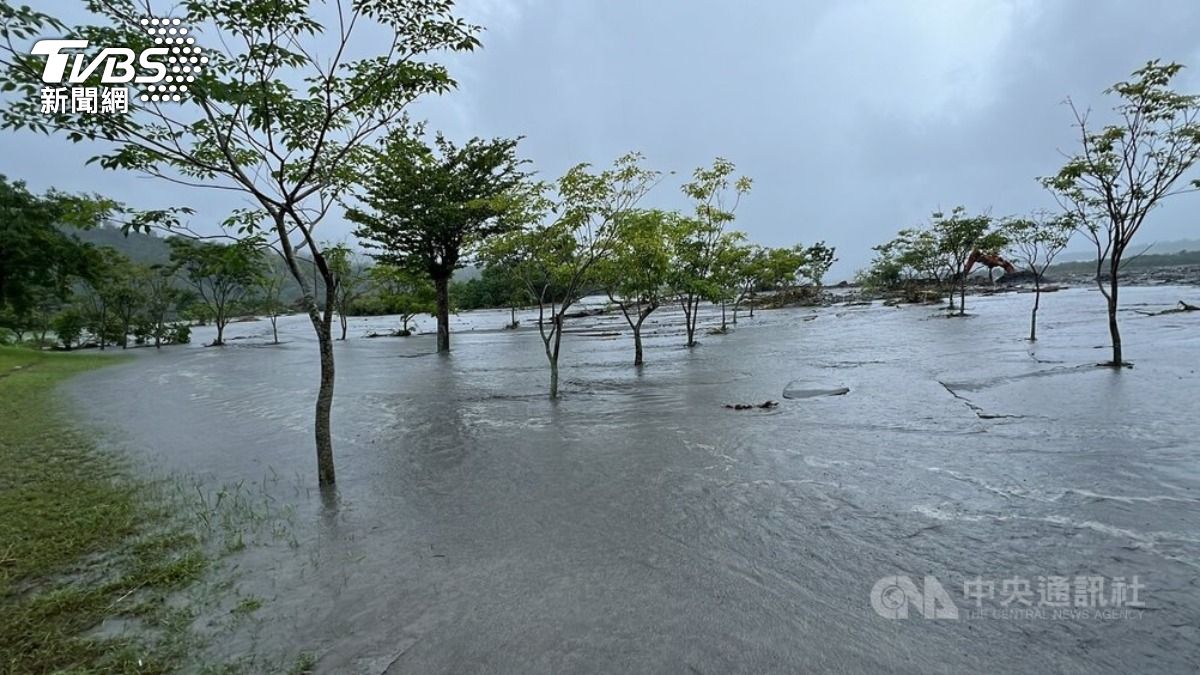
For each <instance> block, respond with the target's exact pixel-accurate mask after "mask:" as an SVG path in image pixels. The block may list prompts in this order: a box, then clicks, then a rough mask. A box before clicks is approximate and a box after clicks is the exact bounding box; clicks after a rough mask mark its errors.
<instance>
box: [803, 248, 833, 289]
mask: <svg viewBox="0 0 1200 675" xmlns="http://www.w3.org/2000/svg"><path fill="white" fill-rule="evenodd" d="M835 262H837V250H836V249H835V248H834V247H832V246H828V245H826V244H825V242H823V241H818V242H817V243H815V244H812V245H811V246H808V247H806V248H805V249H804V264H803V265H801V274H802V275H803V276H804V277H805V278H806V279H808V282H809V283H811V284H812V285H813V286H814V287H815V288H818V289H820V288H822V287H823V286H824V285H825V275H826V274H828V273H829V268H831V267H833V263H835Z"/></svg>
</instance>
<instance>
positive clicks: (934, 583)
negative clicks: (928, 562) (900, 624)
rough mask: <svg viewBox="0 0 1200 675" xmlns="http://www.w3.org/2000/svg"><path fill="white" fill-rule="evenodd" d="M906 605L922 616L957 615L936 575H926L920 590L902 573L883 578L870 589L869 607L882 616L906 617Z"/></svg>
mask: <svg viewBox="0 0 1200 675" xmlns="http://www.w3.org/2000/svg"><path fill="white" fill-rule="evenodd" d="M910 606H911V607H912V608H913V609H915V610H916V611H917V612H918V613H919V614H920V615H921V616H923V617H925V618H926V619H957V618H958V606H957V605H955V604H954V600H952V599H951V598H950V594H949V593H947V592H946V589H945V588H943V587H942V584H941V583H940V582H939V581H938V580H937V577H933V576H926V577H925V585H924V587H922V588H921V589H920V590H918V589H917V585H916V584H915V583H913V580H912V579H910V578H908V577H906V576H893V577H884V578H882V579H880V580H879V581H876V582H875V587H874V588H872V589H871V608H872V609H874V610H875V613H876V614H878V615H879V616H882V617H883V618H885V619H907V618H908V608H909V607H910Z"/></svg>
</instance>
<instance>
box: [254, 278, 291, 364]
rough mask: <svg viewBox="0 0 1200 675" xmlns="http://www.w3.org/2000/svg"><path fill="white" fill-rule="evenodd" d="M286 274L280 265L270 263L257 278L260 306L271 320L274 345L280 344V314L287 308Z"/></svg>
mask: <svg viewBox="0 0 1200 675" xmlns="http://www.w3.org/2000/svg"><path fill="white" fill-rule="evenodd" d="M268 260H269V261H270V258H268ZM271 262H273V261H271ZM285 274H286V272H285V271H284V270H281V269H279V268H278V266H276V265H274V264H269V263H268V264H267V269H266V270H265V271H264V272H263V273H262V274H260V275H258V278H257V279H256V280H255V292H256V296H257V297H256V299H257V301H258V307H259V310H260V311H262V312H263V313H264V314H266V315H267V319H268V320H270V322H271V344H274V345H277V344H279V315H280V314H283V313H284V311H286V310H287V305H286V304H284V302H283V289H284V288H285V287H286V285H287V277H286V276H284V275H285Z"/></svg>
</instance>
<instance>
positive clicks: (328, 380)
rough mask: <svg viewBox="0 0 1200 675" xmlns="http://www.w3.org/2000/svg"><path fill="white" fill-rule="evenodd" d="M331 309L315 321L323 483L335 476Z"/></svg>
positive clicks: (317, 419) (317, 429)
mask: <svg viewBox="0 0 1200 675" xmlns="http://www.w3.org/2000/svg"><path fill="white" fill-rule="evenodd" d="M330 311H331V310H326V311H325V316H324V317H323V318H322V320H321V321H317V322H314V326H313V327H314V328H315V329H316V331H317V342H318V344H319V346H320V352H321V386H320V389H318V390H317V406H316V416H315V418H314V425H313V432H314V436H315V438H316V443H317V481H318V483H319V484H320V485H322V486H329V485H333V483H334V480H335V478H336V476H335V473H334V470H333V432H332V422H331V417H332V411H333V382H334V368H333V331H332V328H333V326H332V318H333V317H332V315H331V314H330Z"/></svg>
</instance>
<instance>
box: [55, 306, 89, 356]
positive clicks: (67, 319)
mask: <svg viewBox="0 0 1200 675" xmlns="http://www.w3.org/2000/svg"><path fill="white" fill-rule="evenodd" d="M85 325H86V321H85V319H84V317H83V314H82V313H81V312H80V311H79V310H78V309H76V308H74V307H68V308H67V309H65V310H63V311H62V312H61V313H60V314H59V315H58V316H56V317H54V334H55V335H57V336H58V341H59V342H61V343H62V346H63V349H71V347H73V346H75V345H77V344H79V339H80V338H81V337H82V336H83V329H84V327H85Z"/></svg>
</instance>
